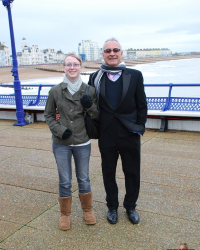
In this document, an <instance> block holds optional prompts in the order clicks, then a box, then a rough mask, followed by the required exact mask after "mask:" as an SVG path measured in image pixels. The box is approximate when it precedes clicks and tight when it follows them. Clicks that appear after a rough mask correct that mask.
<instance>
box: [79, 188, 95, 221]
mask: <svg viewBox="0 0 200 250" xmlns="http://www.w3.org/2000/svg"><path fill="white" fill-rule="evenodd" d="M79 199H80V201H81V207H82V209H83V216H84V219H85V222H86V224H88V225H94V224H96V218H95V215H94V213H93V211H92V192H90V193H86V194H79Z"/></svg>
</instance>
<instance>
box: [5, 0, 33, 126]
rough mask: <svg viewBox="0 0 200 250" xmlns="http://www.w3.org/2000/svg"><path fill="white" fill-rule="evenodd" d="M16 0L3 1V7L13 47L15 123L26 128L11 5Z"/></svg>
mask: <svg viewBox="0 0 200 250" xmlns="http://www.w3.org/2000/svg"><path fill="white" fill-rule="evenodd" d="M13 1H14V0H2V3H3V5H4V6H5V7H6V8H7V10H8V20H9V27H10V39H11V47H12V62H13V68H12V70H11V72H12V75H13V76H14V82H13V83H14V90H15V103H16V117H17V123H14V124H13V125H15V126H24V125H27V124H28V122H26V121H25V117H24V116H25V114H24V110H23V102H22V94H21V83H20V81H19V76H18V64H17V55H16V49H15V38H14V31H13V23H12V15H11V9H10V4H11V3H12V2H13Z"/></svg>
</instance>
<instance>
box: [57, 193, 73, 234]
mask: <svg viewBox="0 0 200 250" xmlns="http://www.w3.org/2000/svg"><path fill="white" fill-rule="evenodd" d="M58 201H59V204H60V218H59V228H60V229H61V230H68V229H70V214H71V204H72V196H71V195H70V196H68V197H58Z"/></svg>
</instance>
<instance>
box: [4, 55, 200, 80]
mask: <svg viewBox="0 0 200 250" xmlns="http://www.w3.org/2000/svg"><path fill="white" fill-rule="evenodd" d="M191 58H200V53H198V54H194V55H184V56H171V57H149V58H140V59H125V60H123V62H125V64H126V66H127V67H129V66H133V65H137V64H144V63H155V62H159V61H168V60H180V59H191ZM101 64H102V61H92V62H84V63H83V67H82V72H93V71H96V70H97V69H98V68H99V67H100V65H101ZM11 69H12V67H4V68H0V84H5V83H9V82H13V79H14V78H13V76H12V73H11V72H10V71H11ZM18 72H19V80H27V79H35V78H46V77H57V76H62V75H63V73H64V72H63V65H62V64H47V65H31V66H19V68H18Z"/></svg>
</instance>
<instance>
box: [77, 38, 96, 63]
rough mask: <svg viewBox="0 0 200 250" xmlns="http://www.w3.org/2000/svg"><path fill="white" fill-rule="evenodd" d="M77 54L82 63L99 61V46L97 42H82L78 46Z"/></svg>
mask: <svg viewBox="0 0 200 250" xmlns="http://www.w3.org/2000/svg"><path fill="white" fill-rule="evenodd" d="M78 54H79V55H80V56H81V57H82V60H83V61H97V60H99V59H100V58H99V45H98V43H97V42H92V41H91V40H82V42H81V43H79V44H78Z"/></svg>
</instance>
